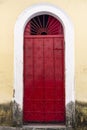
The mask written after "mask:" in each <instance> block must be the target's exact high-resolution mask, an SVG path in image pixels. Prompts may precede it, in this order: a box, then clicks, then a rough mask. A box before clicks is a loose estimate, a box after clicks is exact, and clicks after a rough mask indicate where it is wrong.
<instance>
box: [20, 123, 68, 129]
mask: <svg viewBox="0 0 87 130" xmlns="http://www.w3.org/2000/svg"><path fill="white" fill-rule="evenodd" d="M23 129H24V130H29V129H32V130H38V129H39V130H56V129H57V130H66V126H65V125H48V124H47V125H35V124H33V125H32V124H29V125H24V126H23Z"/></svg>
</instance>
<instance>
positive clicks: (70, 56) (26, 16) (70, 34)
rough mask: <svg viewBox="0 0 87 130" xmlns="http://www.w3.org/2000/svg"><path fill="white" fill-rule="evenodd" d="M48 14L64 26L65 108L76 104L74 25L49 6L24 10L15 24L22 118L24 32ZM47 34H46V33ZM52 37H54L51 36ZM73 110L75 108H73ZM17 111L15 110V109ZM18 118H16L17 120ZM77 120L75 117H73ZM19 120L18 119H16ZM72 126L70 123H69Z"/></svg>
mask: <svg viewBox="0 0 87 130" xmlns="http://www.w3.org/2000/svg"><path fill="white" fill-rule="evenodd" d="M43 14H47V15H50V16H53V17H54V18H56V19H57V20H58V21H60V22H61V23H62V25H63V29H64V30H63V35H64V43H65V45H64V47H65V53H64V59H65V67H64V69H65V70H64V71H65V77H64V78H65V107H67V105H68V104H69V103H70V102H75V98H74V30H73V25H72V23H71V21H70V19H69V17H68V16H67V15H66V13H65V12H63V11H62V10H61V9H60V8H58V7H57V8H56V7H54V6H52V5H48V4H38V5H35V6H32V7H31V8H30V7H29V8H27V9H26V10H24V11H23V12H22V13H21V15H20V16H19V18H18V19H17V22H16V24H15V30H14V90H15V95H14V100H15V102H16V103H17V104H18V106H19V110H20V109H21V114H20V116H21V117H23V113H22V111H23V94H24V92H23V91H24V81H23V80H24V79H23V77H24V74H23V69H24V57H23V56H24V49H23V47H24V30H25V26H26V25H27V23H28V22H29V21H30V20H31V19H32V18H34V17H36V16H38V15H43ZM45 34H46V32H45ZM40 36H41V37H44V36H45V37H47V35H40ZM51 37H52V35H51ZM71 108H73V107H72V106H71ZM14 109H15V108H14ZM65 117H66V123H67V121H68V120H69V122H70V120H72V112H71V111H70V114H69V118H68V112H67V109H65ZM16 118H17V117H15V119H16ZM73 118H75V117H73ZM16 120H17V119H16ZM22 121H23V120H22V118H20V122H22ZM69 125H70V123H69Z"/></svg>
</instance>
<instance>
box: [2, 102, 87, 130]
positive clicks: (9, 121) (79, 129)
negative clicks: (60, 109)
mask: <svg viewBox="0 0 87 130" xmlns="http://www.w3.org/2000/svg"><path fill="white" fill-rule="evenodd" d="M71 105H72V103H71V104H69V106H71ZM13 106H14V107H13ZM68 108H70V107H68ZM69 110H70V109H69ZM73 110H74V109H73ZM72 112H73V111H72ZM21 113H22V111H21V109H20V107H19V105H18V104H17V103H16V102H14V103H13V102H9V103H5V104H0V125H1V126H14V127H15V126H19V127H20V126H22V122H21V120H22V116H21V115H22V114H21ZM15 117H16V118H15ZM74 126H75V129H76V130H86V129H87V103H85V102H80V101H76V103H75V124H74Z"/></svg>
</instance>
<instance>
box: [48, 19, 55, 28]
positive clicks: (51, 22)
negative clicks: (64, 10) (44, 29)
mask: <svg viewBox="0 0 87 130" xmlns="http://www.w3.org/2000/svg"><path fill="white" fill-rule="evenodd" d="M53 22H54V19H52V20H51V21H50V23H49V25H48V27H51V25H52V24H53Z"/></svg>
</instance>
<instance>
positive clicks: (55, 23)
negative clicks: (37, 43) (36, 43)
mask: <svg viewBox="0 0 87 130" xmlns="http://www.w3.org/2000/svg"><path fill="white" fill-rule="evenodd" d="M24 33H25V35H59V34H63V26H62V24H61V23H60V21H59V20H58V19H56V18H55V17H53V16H51V15H47V14H43V15H38V16H35V17H33V18H32V19H31V20H30V21H29V22H28V23H27V24H26V26H25V31H24Z"/></svg>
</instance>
